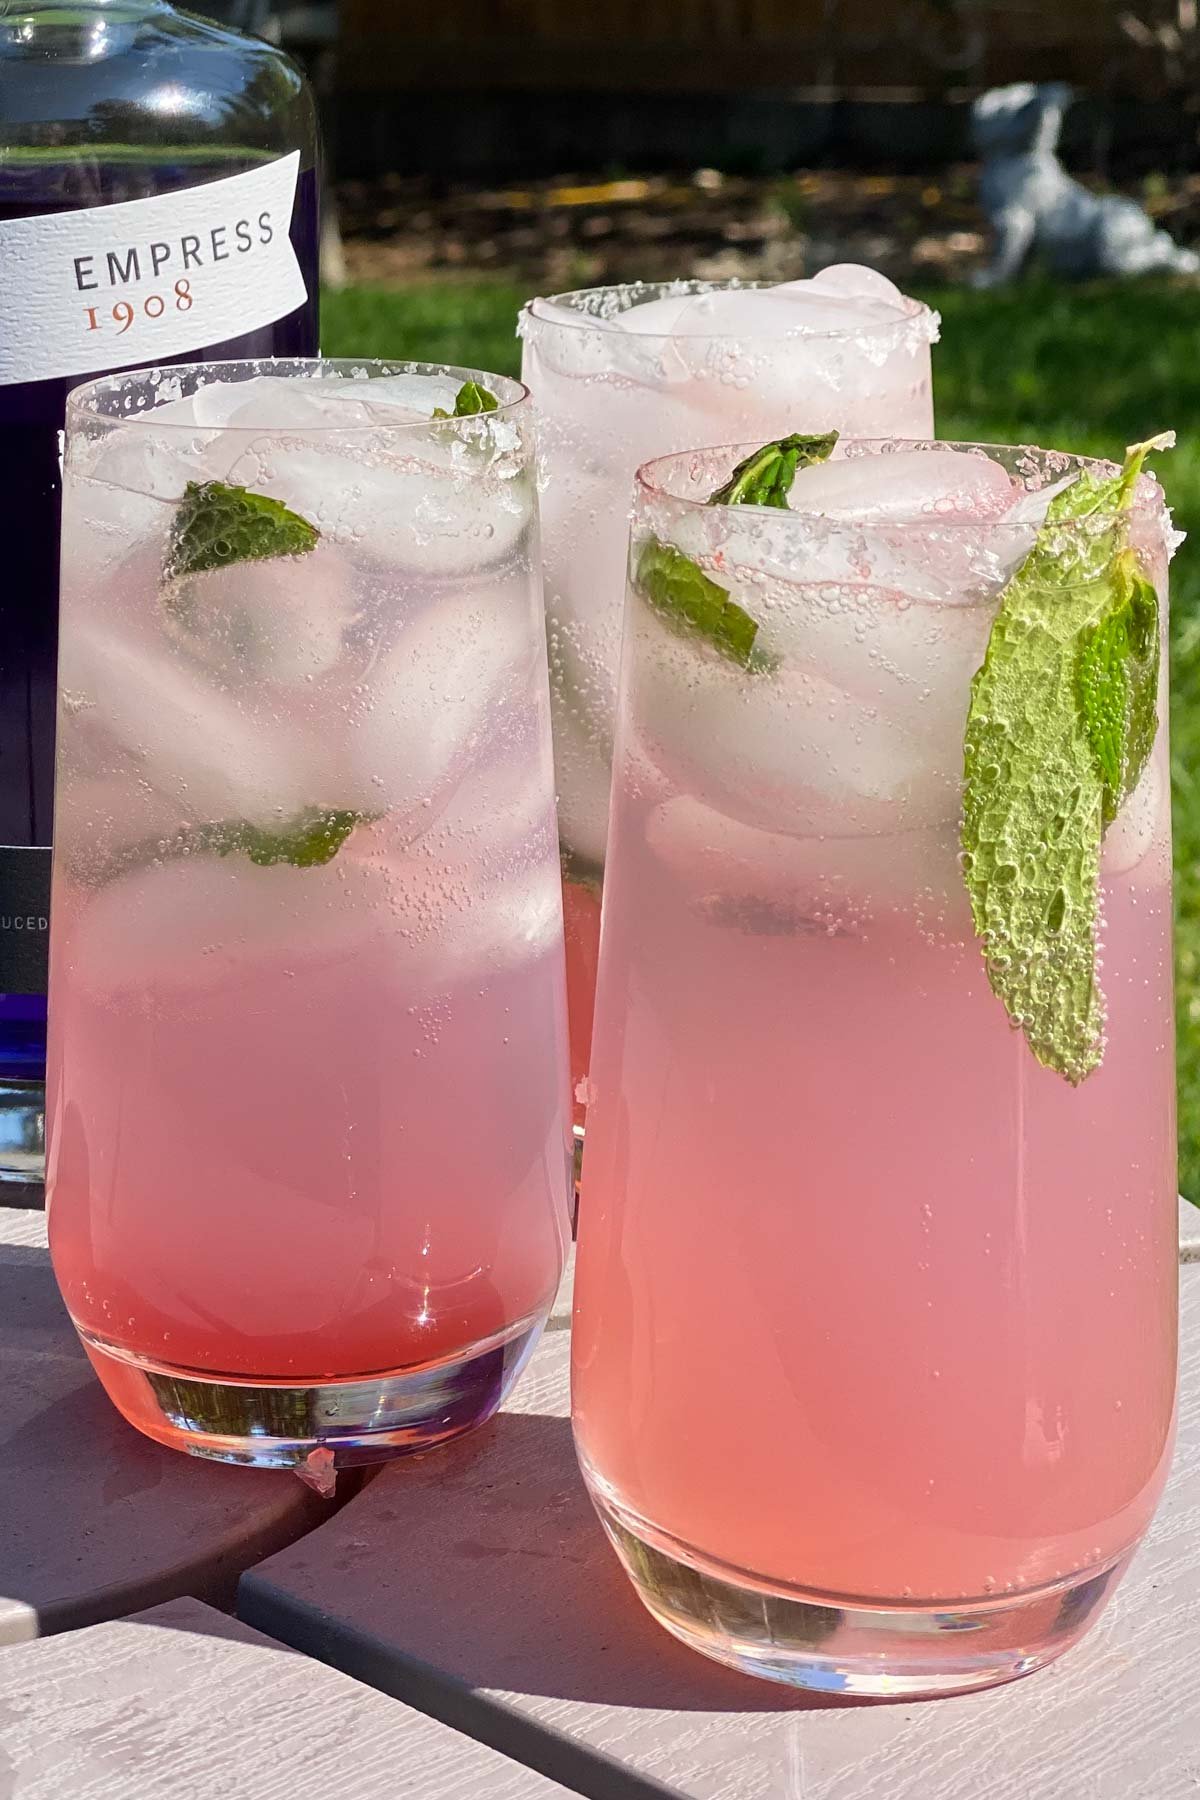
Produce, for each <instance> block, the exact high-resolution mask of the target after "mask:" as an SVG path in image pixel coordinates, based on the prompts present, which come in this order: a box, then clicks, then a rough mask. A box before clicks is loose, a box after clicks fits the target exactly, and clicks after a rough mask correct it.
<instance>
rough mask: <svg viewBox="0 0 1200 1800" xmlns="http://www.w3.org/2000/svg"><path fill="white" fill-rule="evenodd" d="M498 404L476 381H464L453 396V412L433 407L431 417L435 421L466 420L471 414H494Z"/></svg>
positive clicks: (487, 389)
mask: <svg viewBox="0 0 1200 1800" xmlns="http://www.w3.org/2000/svg"><path fill="white" fill-rule="evenodd" d="M499 405H500V402H499V401H498V400H497V398H496V396H495V394H493V393H492V391H491V389H490V388H485V387H484V386H483V385H482V384H481V383H480V382H478V381H464V382H463V384H462V386H461V387H460V388H459V390H458V392H457V394H456V395H455V396H454V411H453V412H452V413H448V412H447V411H446V409H445V407H444V406H435V407H434V409H433V414H432V417H433V418H435V419H466V418H470V416H471V415H472V413H489V412H495V411H496V409H497V408H498V407H499Z"/></svg>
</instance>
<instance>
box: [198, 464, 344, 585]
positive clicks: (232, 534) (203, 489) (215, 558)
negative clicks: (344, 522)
mask: <svg viewBox="0 0 1200 1800" xmlns="http://www.w3.org/2000/svg"><path fill="white" fill-rule="evenodd" d="M320 536H321V534H320V532H319V531H318V530H317V528H316V526H315V525H310V524H309V522H308V520H307V519H302V518H301V517H300V514H299V513H294V512H292V510H291V509H290V507H287V506H285V505H284V504H283V502H282V501H281V500H272V499H271V497H270V496H269V495H268V494H253V493H251V492H250V490H249V489H248V488H244V487H230V486H229V485H228V484H227V483H226V482H224V481H203V482H199V481H189V482H188V484H187V486H186V487H185V489H184V491H183V499H182V500H181V501H180V502H179V506H178V508H177V509H176V513H175V520H174V523H173V525H172V527H171V541H170V544H169V546H168V548H167V555H166V561H165V563H164V566H163V574H164V576H165V577H166V579H167V580H168V581H173V580H175V579H176V578H177V577H179V576H183V575H199V574H202V573H203V572H204V571H205V570H207V569H225V568H228V567H229V565H230V564H231V563H239V562H256V561H260V560H262V559H263V558H265V557H271V556H304V555H306V554H307V552H308V551H310V550H313V549H315V547H316V545H317V542H318V540H319V538H320Z"/></svg>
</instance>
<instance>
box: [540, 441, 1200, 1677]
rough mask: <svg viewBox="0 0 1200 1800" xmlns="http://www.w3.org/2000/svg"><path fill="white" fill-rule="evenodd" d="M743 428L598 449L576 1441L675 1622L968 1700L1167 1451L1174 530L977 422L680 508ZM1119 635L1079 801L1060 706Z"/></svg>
mask: <svg viewBox="0 0 1200 1800" xmlns="http://www.w3.org/2000/svg"><path fill="white" fill-rule="evenodd" d="M747 448H748V447H746V446H743V447H742V449H741V450H733V449H725V450H705V451H696V452H692V453H688V454H684V455H679V456H671V457H666V458H663V459H661V460H660V461H657V462H653V463H651V464H649V465H647V466H646V467H645V468H643V469H642V470H641V471H640V472H639V478H638V488H637V498H636V506H635V513H634V522H633V539H632V549H631V560H630V568H631V585H630V590H629V599H628V602H627V611H626V628H625V638H624V651H623V665H622V682H621V696H620V710H619V723H618V735H617V748H616V773H615V780H614V787H613V828H612V836H611V839H610V845H609V861H608V872H607V876H606V887H605V902H604V927H603V941H602V945H601V952H600V978H599V988H598V996H597V1009H596V1034H595V1044H594V1051H593V1059H592V1072H591V1104H590V1108H589V1113H588V1136H587V1144H588V1150H587V1156H586V1159H585V1162H584V1176H583V1199H582V1205H581V1208H580V1226H579V1248H578V1270H577V1275H576V1287H575V1306H576V1314H575V1326H574V1406H575V1423H576V1434H577V1441H578V1446H579V1451H580V1456H581V1461H582V1465H583V1469H584V1472H585V1475H586V1478H587V1481H588V1484H589V1487H590V1489H591V1493H592V1496H593V1498H594V1500H595V1503H596V1506H597V1508H598V1510H599V1513H600V1516H601V1518H602V1520H603V1522H604V1525H605V1527H606V1529H607V1531H608V1534H609V1536H610V1538H611V1539H612V1542H613V1544H614V1545H615V1547H616V1550H617V1552H618V1554H619V1556H620V1558H621V1560H622V1562H623V1563H624V1565H625V1568H626V1570H627V1572H628V1574H629V1575H630V1577H631V1579H632V1581H633V1583H634V1585H635V1587H636V1588H637V1591H638V1593H639V1594H640V1596H641V1598H642V1599H643V1600H644V1601H645V1603H646V1605H647V1606H648V1607H649V1609H650V1610H651V1612H652V1613H653V1614H654V1615H655V1616H656V1617H657V1618H658V1619H659V1620H660V1621H661V1623H662V1624H664V1625H665V1626H666V1627H667V1628H668V1630H670V1631H672V1632H674V1633H675V1634H676V1635H677V1636H679V1637H680V1638H682V1639H684V1640H685V1641H686V1642H688V1643H690V1644H692V1645H694V1646H695V1647H696V1648H697V1649H700V1650H702V1651H704V1652H706V1653H707V1654H709V1655H711V1656H714V1657H716V1658H718V1659H719V1660H721V1661H723V1662H726V1663H730V1664H733V1665H735V1666H737V1667H739V1668H742V1669H744V1670H747V1671H749V1672H752V1673H756V1674H761V1675H766V1676H770V1677H774V1678H776V1679H778V1680H782V1681H787V1682H791V1683H795V1684H798V1685H801V1686H806V1687H813V1688H824V1689H828V1690H833V1691H843V1692H846V1693H857V1694H932V1693H938V1692H945V1691H950V1690H954V1689H959V1688H967V1687H972V1686H982V1685H986V1684H988V1683H991V1682H994V1681H997V1680H1003V1679H1006V1678H1008V1677H1010V1676H1013V1675H1017V1674H1021V1673H1024V1672H1025V1671H1027V1670H1029V1669H1032V1668H1036V1667H1037V1666H1039V1665H1040V1664H1041V1663H1043V1662H1046V1661H1047V1660H1049V1659H1050V1658H1051V1657H1053V1656H1055V1655H1057V1654H1058V1653H1059V1652H1060V1651H1062V1650H1063V1649H1065V1648H1066V1647H1067V1646H1068V1645H1069V1644H1071V1643H1072V1642H1073V1641H1074V1640H1075V1639H1076V1638H1078V1637H1079V1636H1080V1635H1081V1633H1082V1632H1083V1631H1084V1630H1085V1629H1086V1628H1087V1626H1088V1624H1089V1622H1090V1620H1091V1619H1092V1618H1093V1617H1094V1616H1095V1613H1096V1611H1097V1609H1098V1608H1099V1606H1100V1605H1101V1604H1102V1602H1103V1601H1104V1599H1105V1598H1106V1596H1107V1595H1108V1594H1109V1593H1110V1592H1111V1590H1112V1588H1113V1586H1114V1585H1115V1583H1116V1581H1117V1580H1118V1579H1119V1577H1120V1575H1121V1573H1122V1571H1123V1570H1124V1568H1125V1566H1126V1564H1127V1562H1128V1560H1129V1557H1130V1554H1131V1551H1132V1549H1133V1547H1134V1546H1135V1545H1136V1543H1137V1541H1138V1539H1139V1538H1140V1536H1141V1534H1142V1533H1143V1531H1144V1530H1145V1527H1146V1525H1147V1523H1148V1521H1149V1519H1150V1516H1151V1513H1152V1511H1153V1509H1154V1506H1155V1504H1156V1502H1157V1499H1158V1496H1159V1493H1160V1491H1161V1488H1162V1485H1163V1481H1164V1478H1165V1474H1166V1470H1167V1464H1168V1460H1169V1454H1170V1446H1171V1435H1172V1410H1173V1395H1174V1386H1175V1341H1176V1306H1175V1296H1176V1287H1175V1284H1176V1243H1175V1234H1176V1207H1177V1201H1176V1181H1175V1117H1174V1097H1175V1083H1174V1062H1173V1045H1174V1033H1173V1029H1172V964H1171V854H1170V851H1171V821H1170V802H1169V781H1168V760H1167V731H1166V678H1165V633H1164V632H1163V631H1162V629H1161V627H1162V622H1163V617H1164V615H1165V603H1166V568H1167V558H1168V554H1169V552H1170V549H1171V548H1172V543H1173V540H1172V538H1171V534H1170V529H1169V523H1168V519H1167V515H1166V513H1165V509H1164V507H1163V503H1162V494H1161V490H1160V489H1159V488H1158V486H1157V485H1156V483H1155V482H1153V481H1152V480H1151V479H1149V478H1148V477H1147V476H1142V477H1141V478H1140V479H1139V480H1138V481H1137V482H1136V485H1134V484H1133V482H1132V480H1131V481H1130V483H1129V484H1128V489H1127V492H1126V497H1125V505H1124V510H1123V511H1121V512H1120V513H1119V514H1117V515H1116V523H1115V524H1114V520H1113V515H1111V514H1109V515H1106V517H1105V519H1104V520H1102V519H1101V518H1100V517H1099V515H1096V516H1094V517H1089V518H1083V517H1080V518H1074V517H1070V518H1067V519H1065V522H1061V523H1056V522H1055V519H1056V518H1057V517H1058V514H1057V513H1055V514H1052V515H1051V520H1050V522H1049V523H1045V524H1041V523H1040V521H1041V519H1042V517H1043V515H1045V514H1046V511H1047V507H1048V506H1049V505H1051V503H1053V505H1054V506H1055V507H1056V508H1060V507H1063V506H1068V507H1069V506H1071V505H1073V504H1074V502H1075V499H1077V498H1078V494H1079V493H1082V492H1083V491H1084V490H1083V489H1082V488H1078V489H1076V492H1075V495H1074V496H1073V497H1072V496H1071V495H1070V490H1071V489H1072V488H1073V487H1074V486H1075V483H1076V481H1077V478H1079V477H1080V475H1081V473H1082V475H1083V477H1084V479H1086V480H1087V481H1088V482H1100V481H1102V480H1105V479H1107V478H1109V477H1111V476H1112V474H1113V471H1112V469H1111V467H1110V466H1108V465H1096V464H1081V463H1079V462H1078V461H1076V460H1075V459H1072V458H1068V457H1065V456H1062V455H1058V454H1056V453H1051V452H1041V451H1015V450H1001V449H995V448H985V447H979V446H969V447H958V450H957V451H955V450H951V449H947V448H945V447H941V448H939V447H935V446H915V445H907V444H894V443H882V444H866V443H859V444H854V445H852V446H849V452H850V453H849V454H848V455H846V456H845V457H844V458H843V459H842V460H840V461H833V462H830V463H828V464H827V465H825V466H824V467H822V468H818V469H814V470H811V471H805V472H803V473H802V474H801V475H800V476H799V477H798V478H797V480H796V483H795V485H794V488H793V490H792V494H791V507H792V509H794V510H768V509H764V508H761V507H742V506H737V507H734V506H728V505H711V504H709V505H706V504H704V502H705V500H706V499H707V497H708V496H710V495H711V494H712V493H713V491H714V490H715V489H717V488H718V487H719V485H720V484H721V483H722V482H724V481H725V480H726V479H727V477H728V476H729V473H730V469H731V466H732V465H733V464H734V463H735V462H736V461H737V460H738V458H739V457H741V456H744V455H745V453H746V449H747ZM810 477H811V481H810ZM1106 491H1108V490H1106ZM1060 495H1061V496H1062V497H1061V499H1060V498H1056V496H1060ZM664 570H665V571H667V572H669V573H670V574H671V575H672V576H673V577H674V578H675V580H676V586H675V588H673V589H671V588H669V587H668V586H666V585H665V584H664V580H663V579H662V573H663V571H664ZM689 571H690V573H689ZM685 574H687V576H688V579H687V581H686V582H685V581H684V579H683V578H684V575H685ZM698 577H702V578H703V580H705V581H707V582H708V583H709V584H710V586H709V588H704V587H702V586H699V585H698V583H697V578H698ZM1156 592H1157V600H1156V599H1155V593H1156ZM680 594H685V595H686V596H687V597H688V604H689V605H691V604H692V602H693V601H695V600H696V599H697V596H703V597H704V598H705V599H706V600H707V601H709V602H715V600H716V599H718V598H720V597H721V596H723V598H720V604H721V606H723V607H725V608H726V609H728V608H729V607H730V606H732V607H733V608H734V610H733V611H732V612H729V611H728V610H726V611H725V612H724V613H723V614H722V615H721V617H722V620H723V623H722V625H721V627H720V630H719V632H718V633H717V640H719V641H716V640H714V635H713V634H712V633H711V632H710V633H709V634H707V635H706V634H705V633H704V632H703V631H702V630H700V629H698V628H697V627H696V626H695V624H694V622H693V623H692V624H689V623H688V622H687V620H686V619H685V618H684V617H683V615H682V613H681V611H680V609H678V608H677V607H675V606H674V601H673V597H678V595H680ZM1126 607H1127V608H1128V609H1129V611H1128V616H1127V615H1126V612H1123V611H1122V608H1126ZM699 616H701V614H700V611H699V610H697V608H696V607H693V619H695V618H696V617H699ZM706 616H707V617H708V618H709V619H710V620H711V619H712V618H714V617H715V616H716V614H715V612H714V611H713V609H712V608H711V607H710V609H709V612H708V614H707V615H706ZM1114 620H1115V621H1116V625H1115V626H1114V623H1113V621H1114ZM747 621H753V622H755V623H757V625H758V632H757V635H756V636H753V642H752V645H751V644H750V642H749V637H750V636H751V635H752V634H751V633H747V631H746V622H747ZM1031 621H1032V622H1031ZM1104 621H1107V623H1103V622H1104ZM1131 621H1132V622H1131ZM1101 624H1103V632H1104V633H1108V635H1107V636H1106V635H1103V634H1101V635H1094V633H1095V632H1096V631H1097V628H1098V627H1099V626H1100V625H1101ZM1117 627H1119V630H1120V631H1126V632H1127V648H1126V650H1124V651H1121V652H1120V654H1119V655H1118V652H1117V651H1116V650H1114V649H1113V644H1114V642H1115V639H1114V638H1113V636H1112V632H1113V631H1114V630H1115V629H1116V628H1117ZM1160 642H1161V644H1162V646H1163V650H1162V666H1161V667H1160V666H1159V663H1158V660H1157V659H1158V654H1159V645H1160ZM1101 645H1107V647H1108V652H1109V661H1108V662H1107V663H1105V660H1104V658H1103V657H1102V658H1100V660H1099V661H1096V659H1095V657H1094V655H1093V652H1094V651H1095V650H1096V648H1097V646H1101ZM1130 646H1132V647H1130ZM735 651H736V653H734V652H735ZM1135 651H1136V656H1135ZM1118 663H1119V664H1120V667H1121V668H1122V669H1123V670H1124V671H1125V674H1126V675H1127V676H1128V678H1129V682H1130V684H1131V685H1130V687H1129V690H1128V691H1129V692H1130V693H1131V694H1132V695H1133V697H1134V698H1133V701H1132V703H1131V710H1130V712H1129V714H1128V717H1129V719H1130V720H1131V721H1132V722H1133V723H1132V724H1131V725H1130V734H1131V735H1130V736H1129V738H1128V744H1129V745H1130V746H1132V747H1131V748H1129V750H1128V754H1127V756H1126V758H1125V760H1124V761H1123V762H1122V763H1121V768H1122V771H1123V776H1124V778H1126V779H1127V780H1128V782H1129V784H1130V785H1129V788H1128V791H1123V790H1122V791H1119V792H1117V794H1116V798H1115V803H1114V806H1113V808H1111V809H1110V808H1109V806H1108V803H1107V798H1106V795H1107V790H1105V789H1102V784H1101V775H1100V772H1099V771H1100V769H1101V762H1100V761H1099V760H1098V759H1096V760H1093V759H1094V757H1095V748H1094V742H1093V739H1092V738H1091V737H1090V735H1088V732H1087V731H1085V729H1084V725H1083V723H1082V722H1081V721H1082V720H1083V719H1084V718H1085V717H1086V718H1091V717H1092V716H1093V715H1092V713H1091V712H1090V711H1086V712H1085V711H1083V710H1081V709H1083V708H1084V706H1085V700H1086V704H1087V706H1089V707H1090V705H1091V701H1090V699H1086V696H1087V695H1089V694H1090V695H1092V696H1094V695H1095V694H1096V693H1097V692H1101V691H1102V690H1101V689H1100V688H1098V687H1097V675H1096V672H1097V670H1098V669H1101V670H1102V669H1103V668H1105V667H1107V668H1108V669H1109V670H1110V671H1111V669H1112V668H1113V667H1114V666H1116V665H1117V664H1118ZM981 669H984V670H985V672H984V673H982V674H979V675H977V671H980V670H981ZM1014 670H1015V671H1016V672H1017V673H1016V675H1015V676H1014V675H1013V673H1012V672H1013V671H1014ZM1088 671H1090V674H1089V673H1087V672H1088ZM1135 677H1136V679H1135ZM1002 678H1003V681H1007V682H1010V683H1011V684H1015V685H1010V686H1009V687H1008V688H1007V689H1005V688H1004V687H1003V686H1002ZM973 682H974V687H973ZM1056 683H1057V684H1059V685H1056ZM1106 691H1107V693H1108V695H1109V699H1111V697H1112V692H1113V690H1112V689H1111V688H1110V689H1108V690H1106ZM1081 696H1083V697H1081ZM1103 716H1104V717H1105V718H1106V719H1108V720H1109V722H1110V723H1111V722H1112V721H1113V720H1114V719H1119V716H1120V715H1119V710H1118V709H1115V708H1114V709H1113V710H1110V711H1108V712H1106V713H1104V714H1103ZM969 721H970V724H971V730H972V732H973V733H976V734H978V735H976V736H973V737H972V739H971V743H972V744H973V746H974V748H973V750H972V759H973V760H972V762H971V763H970V764H969V765H968V766H969V767H970V768H971V769H972V770H973V771H974V773H973V774H972V775H971V777H970V779H969V780H967V781H965V780H964V743H965V740H966V733H967V727H968V722H969ZM1089 729H1090V728H1089ZM1081 733H1082V735H1081ZM992 734H999V735H998V736H996V737H993V735H992ZM1107 741H1108V742H1110V743H1111V742H1112V738H1111V734H1110V737H1109V739H1108V740H1107ZM997 746H999V747H997ZM1062 758H1066V759H1067V761H1066V762H1065V763H1064V762H1062V761H1061V760H1060V759H1062ZM1064 768H1067V769H1069V770H1070V773H1069V774H1064V773H1063V769H1064ZM964 808H965V809H966V811H965V822H964ZM1101 808H1103V810H1102V811H1101ZM1112 812H1115V817H1114V816H1111V813H1112ZM1102 819H1106V820H1108V822H1107V824H1106V826H1105V827H1104V829H1103V838H1102V840H1101V835H1100V834H1101V826H1102ZM972 821H974V825H972V823H971V822H972ZM974 829H977V833H978V835H977V841H976V840H974V839H969V837H968V833H969V832H970V831H971V830H974ZM960 833H962V839H961V841H962V844H963V845H964V848H963V849H961V850H960ZM972 845H973V846H974V847H973V848H972ZM1089 845H1090V846H1091V848H1090V849H1089V848H1088V846H1089ZM1089 858H1090V860H1089ZM989 859H990V860H989ZM1097 859H1098V872H1097ZM969 880H970V881H971V882H973V883H975V884H976V886H975V887H973V888H972V889H970V891H969V888H968V881H969ZM984 881H986V894H987V896H988V898H987V901H986V905H987V907H988V908H989V909H991V908H998V909H999V910H998V911H993V910H989V911H987V912H986V915H985V922H984V929H985V930H986V931H987V933H988V934H989V935H988V936H987V938H986V939H984V940H983V941H981V939H980V938H979V937H977V935H976V926H975V923H974V920H973V904H974V903H975V902H974V901H973V895H974V894H975V893H976V891H977V889H978V884H979V883H981V882H984ZM1007 890H1011V892H1012V894H1013V896H1014V899H1013V900H1011V901H1010V899H1009V898H1008V891H1007ZM979 891H983V890H979ZM1097 891H1098V905H1097ZM1022 909H1023V910H1022ZM1006 918H1008V919H1010V923H1009V925H1008V927H1007V929H1001V928H1000V926H999V925H997V923H996V921H997V920H998V919H999V920H1003V919H1006ZM1031 921H1032V922H1031ZM1089 934H1090V935H1089ZM1097 941H1098V945H1099V950H1098V952H1097V949H1096V943H1097ZM985 946H986V955H987V959H988V960H987V963H986V965H985V954H984V952H985ZM1080 946H1082V949H1081V948H1080ZM1096 979H1098V984H1099V992H1098V991H1097V988H1096V985H1095V980H1096ZM1010 980H1012V981H1014V982H1015V983H1017V987H1016V989H1013V990H1010V989H1009V988H1008V987H1006V983H1007V982H1008V981H1010ZM1064 982H1065V983H1066V986H1065V988H1064V987H1063V986H1061V985H1060V984H1062V983H1064ZM1023 983H1028V986H1027V987H1025V986H1022V985H1021V984H1023ZM1010 992H1011V993H1014V994H1025V995H1026V1000H1025V1001H1022V1000H1020V999H1018V998H1014V999H1013V1000H1012V1005H1011V1010H1012V1012H1013V1013H1014V1015H1015V1016H1019V1017H1020V1018H1021V1019H1023V1021H1024V1024H1023V1027H1022V1028H1017V1027H1015V1026H1014V1024H1013V1023H1010V1017H1009V1002H1008V1001H1007V1000H1005V999H1003V998H1002V995H1003V994H1004V993H1010ZM1101 994H1102V996H1103V998H1101ZM1029 996H1032V997H1031V998H1030V997H1029ZM1105 1008H1106V1013H1107V1017H1106V1022H1105V1019H1104V1014H1105ZM1035 1045H1036V1050H1035V1048H1034V1046H1035Z"/></svg>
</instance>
